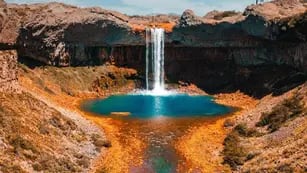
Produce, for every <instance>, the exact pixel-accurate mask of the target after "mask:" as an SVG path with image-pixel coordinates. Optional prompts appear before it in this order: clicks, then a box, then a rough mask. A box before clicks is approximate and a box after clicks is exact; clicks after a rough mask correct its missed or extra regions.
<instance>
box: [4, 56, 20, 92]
mask: <svg viewBox="0 0 307 173" xmlns="http://www.w3.org/2000/svg"><path fill="white" fill-rule="evenodd" d="M0 64H1V66H0V92H15V91H17V90H18V81H17V71H18V70H17V52H16V51H15V50H4V51H1V50H0Z"/></svg>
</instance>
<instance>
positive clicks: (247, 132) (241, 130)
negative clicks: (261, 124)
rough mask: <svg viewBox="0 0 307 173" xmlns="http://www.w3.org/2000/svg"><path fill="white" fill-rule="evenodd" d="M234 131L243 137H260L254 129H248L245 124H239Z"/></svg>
mask: <svg viewBox="0 0 307 173" xmlns="http://www.w3.org/2000/svg"><path fill="white" fill-rule="evenodd" d="M234 130H235V131H237V132H238V134H239V135H240V136H243V137H258V136H261V135H262V134H261V133H259V132H258V131H257V130H256V129H253V128H252V129H251V128H248V127H247V126H246V124H239V125H237V126H236V127H235V128H234Z"/></svg>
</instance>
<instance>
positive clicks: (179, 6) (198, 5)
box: [5, 0, 255, 16]
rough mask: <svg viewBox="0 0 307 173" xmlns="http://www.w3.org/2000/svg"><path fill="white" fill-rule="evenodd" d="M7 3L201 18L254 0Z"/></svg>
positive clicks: (240, 7) (12, 0)
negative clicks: (54, 4) (191, 13)
mask: <svg viewBox="0 0 307 173" xmlns="http://www.w3.org/2000/svg"><path fill="white" fill-rule="evenodd" d="M5 1H6V2H8V3H19V4H24V3H38V2H53V1H58V2H63V3H66V4H72V5H76V6H80V7H93V6H99V7H102V8H105V9H111V10H116V11H119V12H121V13H125V14H129V15H146V14H153V13H165V14H169V13H175V14H182V12H183V11H184V10H186V9H191V10H193V11H194V12H195V13H196V14H197V15H199V16H203V15H205V14H206V13H207V12H209V11H212V10H219V11H224V10H236V11H243V10H244V9H245V7H246V6H247V5H250V4H252V3H255V0H5Z"/></svg>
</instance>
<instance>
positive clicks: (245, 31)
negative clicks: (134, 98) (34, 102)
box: [0, 0, 307, 95]
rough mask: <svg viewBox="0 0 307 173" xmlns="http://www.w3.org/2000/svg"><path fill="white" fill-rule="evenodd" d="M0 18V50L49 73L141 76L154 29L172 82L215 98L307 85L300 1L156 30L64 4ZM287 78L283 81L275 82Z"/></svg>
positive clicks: (170, 22)
mask: <svg viewBox="0 0 307 173" xmlns="http://www.w3.org/2000/svg"><path fill="white" fill-rule="evenodd" d="M0 17H1V18H3V19H4V20H1V21H2V23H1V21H0V26H1V27H0V49H1V48H2V49H6V48H8V47H16V48H17V50H18V53H19V56H20V57H22V58H24V57H27V58H30V59H35V60H38V61H40V62H43V63H45V64H49V65H56V66H70V65H72V66H80V65H100V64H104V63H105V62H107V61H114V62H115V63H116V64H117V65H119V66H128V67H134V68H136V69H137V70H138V71H140V72H142V71H144V70H145V69H144V65H145V61H144V59H145V58H144V57H145V33H144V28H145V27H146V26H152V25H157V26H161V27H164V28H166V30H167V33H166V55H165V60H166V73H167V74H166V75H167V78H168V79H169V80H170V81H174V82H177V81H178V80H183V81H188V82H193V83H195V84H197V85H199V86H200V87H202V88H203V89H206V90H209V91H213V92H216V91H222V90H229V89H233V90H235V89H243V90H245V91H246V92H248V93H250V94H259V93H253V92H254V91H248V90H251V89H248V87H255V88H258V91H259V90H261V91H260V93H266V92H270V91H272V90H276V86H278V87H277V88H278V89H277V90H283V89H282V88H283V85H280V83H285V81H287V80H289V79H290V81H292V80H293V81H295V82H294V83H302V82H303V81H305V80H306V77H305V76H306V72H307V61H306V58H307V49H306V47H307V43H306V39H307V29H306V28H307V26H306V25H307V13H306V3H305V2H304V1H299V0H278V1H273V2H269V3H264V4H260V5H252V6H249V7H247V8H246V10H245V11H244V13H236V12H217V11H214V12H211V13H209V14H207V15H206V16H204V17H199V16H196V15H195V14H194V13H193V11H191V10H187V11H185V12H184V13H183V15H182V16H181V17H180V18H179V17H177V16H169V17H167V16H165V15H158V16H155V17H154V19H155V20H154V21H155V22H154V23H152V22H150V21H152V20H153V19H151V18H150V17H148V16H144V17H142V16H126V15H123V14H120V13H117V12H114V11H108V10H103V9H100V8H77V7H74V6H69V5H65V4H61V3H49V4H36V5H13V4H8V5H6V6H3V7H1V8H0ZM272 72H274V73H273V74H272ZM284 72H287V73H286V76H283V77H281V76H279V75H284ZM141 74H142V73H141ZM271 74H272V75H271ZM256 78H257V79H258V80H259V81H257V80H254V79H256ZM204 79H206V80H204ZM250 82H252V83H251V84H250V86H242V83H250ZM258 85H260V86H258ZM260 95H261V94H260Z"/></svg>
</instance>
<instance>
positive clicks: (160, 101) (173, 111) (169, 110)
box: [85, 28, 229, 119]
mask: <svg viewBox="0 0 307 173" xmlns="http://www.w3.org/2000/svg"><path fill="white" fill-rule="evenodd" d="M145 73H146V74H145V76H146V90H141V91H137V92H134V93H131V94H127V95H114V96H111V97H109V98H107V99H103V100H94V101H90V102H88V103H87V104H85V108H86V109H87V110H89V111H91V112H94V113H96V114H100V115H105V116H110V115H114V114H116V113H127V114H128V115H129V117H130V118H141V119H144V118H155V117H161V116H168V117H173V118H174V117H187V116H188V117H191V116H214V115H221V114H225V113H227V112H229V108H228V107H226V106H223V105H219V104H216V103H215V102H214V101H213V99H212V97H210V96H190V95H188V94H177V93H176V92H172V91H167V90H165V82H164V81H165V79H164V76H165V72H164V30H163V29H161V28H150V29H147V30H146V71H145ZM149 81H152V82H149Z"/></svg>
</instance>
